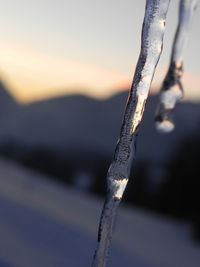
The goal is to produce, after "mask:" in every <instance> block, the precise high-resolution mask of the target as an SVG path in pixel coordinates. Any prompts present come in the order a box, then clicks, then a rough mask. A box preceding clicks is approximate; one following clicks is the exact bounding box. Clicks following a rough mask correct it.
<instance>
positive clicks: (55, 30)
mask: <svg viewBox="0 0 200 267" xmlns="http://www.w3.org/2000/svg"><path fill="white" fill-rule="evenodd" d="M171 2H172V3H171V6H170V9H169V14H168V17H167V27H166V34H165V39H164V50H163V54H162V57H161V60H160V62H159V65H158V68H157V71H156V75H155V78H154V81H155V85H156V86H157V87H158V85H159V84H160V82H161V81H162V79H163V77H164V74H165V71H166V69H167V65H168V63H169V55H170V46H171V44H172V40H173V35H174V32H175V27H176V23H177V15H178V9H177V7H178V0H173V1H171ZM0 7H1V8H0V24H1V27H0V78H1V79H3V80H4V81H5V82H6V84H7V86H8V88H9V90H10V92H11V93H12V94H13V95H14V96H15V97H16V98H18V100H19V101H22V102H29V101H34V100H38V99H43V98H46V97H53V96H56V95H62V94H69V93H83V94H87V95H91V96H94V97H107V96H109V95H110V94H113V93H117V92H118V91H119V90H121V89H123V88H127V87H129V86H130V83H131V81H132V77H133V74H134V69H135V65H136V62H137V59H138V55H139V50H140V35H141V27H142V21H143V16H144V8H145V0H126V1H116V0H109V1H107V0H101V1H100V0H85V1H82V0H42V1H41V0H40V1H39V0H28V1H27V0H0ZM199 24H200V16H199V9H198V10H197V13H196V16H195V17H194V19H193V25H192V29H191V33H190V41H189V44H188V47H187V49H186V51H185V77H184V84H185V87H186V99H188V100H198V101H199V100H200V90H199V89H200V88H199V87H200V63H199V61H198V60H197V54H198V48H199V46H200V37H199V29H198V28H199ZM155 85H154V86H153V87H155Z"/></svg>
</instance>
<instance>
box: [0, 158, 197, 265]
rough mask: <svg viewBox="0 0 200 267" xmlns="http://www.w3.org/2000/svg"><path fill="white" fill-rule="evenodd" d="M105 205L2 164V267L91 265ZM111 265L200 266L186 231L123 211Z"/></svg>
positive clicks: (171, 223) (152, 217)
mask: <svg viewBox="0 0 200 267" xmlns="http://www.w3.org/2000/svg"><path fill="white" fill-rule="evenodd" d="M101 206H102V201H99V200H97V199H95V198H93V197H91V196H88V195H85V194H83V193H81V192H77V191H75V190H74V189H73V188H69V187H66V186H62V185H60V184H57V183H56V182H53V181H51V180H48V179H47V177H45V176H41V175H39V174H37V173H35V172H33V171H29V170H27V169H24V168H22V167H20V166H18V165H17V164H16V163H13V162H11V161H5V160H4V159H1V160H0V267H17V266H18V267H27V266H28V267H46V266H48V267H51V266H52V267H62V266H63V267H64V266H69V267H84V266H90V263H91V257H92V254H93V251H94V248H95V245H96V234H97V226H98V219H99V215H100V210H101ZM118 217H119V218H118V224H117V227H116V233H115V236H114V240H113V246H112V250H111V255H110V264H109V266H110V267H111V266H113V267H121V266H126V267H129V266H130V267H133V266H136V267H153V266H162V267H173V266H174V267H177V266H181V267H197V266H199V264H200V247H198V246H197V245H195V244H194V243H192V241H191V240H190V239H189V234H188V231H189V229H188V227H187V225H185V224H182V223H180V222H177V221H173V220H170V219H167V218H165V217H160V216H155V215H152V214H148V213H145V212H144V211H140V210H136V209H129V208H127V207H124V206H122V207H121V209H120V213H119V216H118Z"/></svg>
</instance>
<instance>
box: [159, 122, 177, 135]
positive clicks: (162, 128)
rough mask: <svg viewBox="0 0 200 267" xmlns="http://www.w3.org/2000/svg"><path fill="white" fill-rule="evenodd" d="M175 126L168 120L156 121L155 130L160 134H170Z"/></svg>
mask: <svg viewBox="0 0 200 267" xmlns="http://www.w3.org/2000/svg"><path fill="white" fill-rule="evenodd" d="M174 128H175V125H174V123H173V122H171V121H169V120H164V121H156V129H157V131H159V132H160V133H170V132H172V131H173V130H174Z"/></svg>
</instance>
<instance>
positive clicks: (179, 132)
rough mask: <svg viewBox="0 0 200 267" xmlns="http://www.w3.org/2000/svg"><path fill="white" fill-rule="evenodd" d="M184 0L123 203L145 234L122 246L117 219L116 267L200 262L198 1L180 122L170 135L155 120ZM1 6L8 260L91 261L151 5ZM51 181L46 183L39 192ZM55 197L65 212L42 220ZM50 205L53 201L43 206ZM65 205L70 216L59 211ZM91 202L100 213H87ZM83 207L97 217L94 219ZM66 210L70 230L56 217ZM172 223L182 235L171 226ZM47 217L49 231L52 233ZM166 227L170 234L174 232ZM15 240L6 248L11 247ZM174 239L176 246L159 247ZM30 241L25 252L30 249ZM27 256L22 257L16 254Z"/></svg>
mask: <svg viewBox="0 0 200 267" xmlns="http://www.w3.org/2000/svg"><path fill="white" fill-rule="evenodd" d="M178 2H179V1H178V0H175V1H172V3H171V5H170V8H169V13H168V17H167V24H166V34H165V39H164V50H163V53H162V57H161V60H160V62H159V64H158V67H157V71H156V74H155V78H154V82H153V85H152V88H151V92H150V97H149V100H148V102H147V105H146V111H145V114H144V120H143V122H142V125H141V127H140V133H139V137H138V145H137V159H136V161H135V162H134V166H133V170H132V173H131V179H130V182H129V184H128V188H127V190H126V193H125V199H124V205H125V206H124V207H125V209H126V207H127V206H128V207H129V209H128V211H122V214H123V212H124V214H125V215H122V217H123V216H125V217H126V216H133V218H132V217H131V218H132V219H130V218H129V219H130V221H129V224H130V231H129V232H127V235H128V236H130V235H131V234H132V232H131V231H134V227H135V229H136V228H137V227H138V225H142V226H143V228H141V229H140V230H139V233H140V234H139V235H138V236H137V238H136V240H135V241H133V240H132V239H130V240H129V241H127V243H123V242H122V240H123V238H124V236H126V235H125V233H124V232H123V227H121V228H120V226H119V229H121V231H122V234H121V236H119V238H118V239H119V240H121V241H120V242H121V243H120V242H118V243H117V244H118V245H119V244H120V246H119V247H120V248H118V247H116V249H114V251H113V254H112V255H113V266H116V267H117V266H127V267H128V266H133V262H134V264H135V266H151V264H152V266H155V265H154V264H157V265H156V266H199V265H198V264H200V257H198V256H197V254H198V253H199V252H200V250H199V248H200V245H199V240H200V215H199V214H200V194H199V190H200V179H199V154H200V138H199V135H200V126H199V125H200V105H199V102H200V90H199V89H200V88H199V87H200V64H199V60H198V58H199V55H198V49H199V46H200V37H199V24H200V16H199V9H198V10H197V13H196V15H195V17H194V18H193V26H192V28H191V32H190V41H189V43H188V46H187V49H186V51H185V68H184V69H185V74H184V78H183V82H184V87H185V96H184V99H183V101H182V103H181V104H179V105H178V106H177V109H176V111H175V112H174V120H175V122H176V128H175V130H174V132H172V133H170V134H167V135H161V134H159V133H157V132H156V130H155V128H154V114H155V110H156V105H157V102H158V95H157V93H158V90H159V87H160V85H161V82H162V80H163V78H164V75H165V73H166V71H167V66H168V63H169V59H170V50H171V45H172V41H173V36H174V32H175V28H176V24H177V18H178ZM0 6H1V8H0V25H1V34H0V157H1V160H0V169H1V173H0V176H1V190H0V198H1V206H2V208H1V210H2V212H1V222H4V224H3V223H2V225H3V226H2V229H4V230H2V238H0V239H1V243H0V247H1V249H0V250H1V251H2V252H0V266H1V267H6V266H20V267H23V266H24V267H29V266H30V267H31V266H42V267H45V266H59V267H60V266H70V267H73V266H75V267H79V266H88V264H89V262H90V258H91V257H92V251H93V248H94V246H95V230H92V234H91V236H92V237H91V238H88V237H87V238H86V237H85V236H86V235H87V233H88V232H87V231H89V230H91V229H97V221H98V218H97V217H98V214H99V213H100V209H101V205H100V204H102V201H103V197H104V196H105V193H106V172H107V169H108V167H109V163H110V162H111V160H112V156H113V152H114V148H115V144H116V141H117V139H118V136H119V130H120V125H121V121H122V118H123V112H124V107H125V103H126V99H127V96H128V89H129V88H130V84H131V82H132V77H133V74H134V69H135V65H136V62H137V58H138V55H139V51H140V36H141V27H142V21H143V16H144V8H145V1H144V0H141V1H138V0H132V1H130V0H127V1H114V0H109V1H106V0H102V1H97V0H93V1H92V0H85V1H84V2H83V1H81V0H73V1H72V0H57V1H47V0H43V1H38V0H29V1H25V0H15V1H14V0H6V1H4V0H0ZM22 177H23V178H22ZM41 181H42V182H41ZM44 181H45V182H44ZM41 183H42V188H43V191H42V190H39V189H38V190H36V189H35V188H40V187H41ZM43 183H45V185H43ZM52 183H53V184H52ZM54 183H56V184H54ZM25 185H26V186H25ZM45 186H46V187H45ZM19 188H20V189H19ZM49 188H51V189H49ZM53 188H54V189H53ZM49 190H50V191H51V190H55V191H51V193H49V192H50V191H49ZM63 190H64V191H63ZM16 192H17V193H16ZM52 192H53V193H52ZM43 195H44V196H46V198H45V200H44V199H42V196H43ZM67 195H68V196H69V199H67ZM22 196H23V197H22ZM31 196H32V197H33V198H35V199H40V198H41V200H40V202H38V203H40V204H37V205H36V202H34V204H33V203H32V202H31V201H32V198H31ZM52 198H53V199H54V202H55V203H57V206H56V207H55V210H56V209H57V210H59V211H58V212H57V211H56V212H55V210H54V211H52V213H51V216H50V215H49V213H48V216H50V217H48V216H47V218H46V217H45V219H44V218H43V217H44V216H46V214H47V210H48V211H49V208H48V207H49V206H51V208H52V204H50V203H51V201H52ZM65 198H66V199H65ZM19 199H20V201H19ZM43 202H44V203H46V205H47V206H45V207H44V208H43V209H42V211H41V210H40V207H41V205H42V204H41V203H43ZM66 202H67V203H66ZM68 202H70V203H68ZM90 202H92V203H93V204H89V203H90ZM30 203H32V204H30ZM64 203H65V204H66V206H65V205H64ZM73 203H76V205H75V204H74V205H73ZM84 203H87V205H86V204H84ZM94 203H97V204H96V206H95V204H94ZM99 203H100V204H99ZM62 205H63V213H62V216H63V217H62V216H61V217H59V214H58V213H59V212H61V210H62V208H61V206H62ZM82 205H83V206H84V205H85V206H84V207H85V208H84V209H81V206H82ZM90 205H94V206H92V207H91V206H90ZM25 206H26V207H25ZM72 207H73V209H72ZM69 208H71V209H72V210H69ZM27 209H28V210H27ZM87 209H88V211H87ZM90 209H92V210H93V209H94V210H97V211H95V212H97V213H95V212H93V213H92V212H89V210H90ZM98 211H99V213H98ZM64 213H66V215H63V214H64ZM74 213H75V214H79V215H76V216H77V217H76V216H75V215H74ZM81 213H83V215H82V217H81V215H80V214H81ZM84 213H85V214H87V216H88V221H84V220H85V218H84ZM42 216H43V217H42ZM65 216H66V217H65ZM134 216H135V217H134ZM151 216H153V217H151ZM58 217H59V218H61V219H59V220H60V221H61V222H62V224H63V225H62V227H63V228H62V227H61V226H60V225H59V226H58V222H57V224H56V223H55V221H57V220H58ZM20 218H21V220H20ZM72 218H73V220H72ZM89 218H90V222H89ZM123 218H124V217H123ZM138 218H139V219H138ZM161 218H162V219H161ZM52 220H53V221H54V223H53V222H52ZM127 220H128V219H127ZM60 221H59V223H60ZM91 221H92V222H93V224H92V225H91ZM163 221H164V224H165V225H167V226H166V227H169V229H168V228H167V229H168V230H166V229H165V228H160V232H159V230H158V229H159V227H160V226H161V225H162V223H163ZM66 222H67V226H66V225H65V226H64V224H66ZM152 222H154V223H155V224H152ZM69 223H71V226H70V227H71V228H72V229H71V228H70V227H69V226H68V224H69ZM84 224H85V227H86V228H84V229H83V228H82V226H81V225H84ZM171 224H172V225H173V227H175V229H173V231H174V232H173V231H171V230H170V229H171V228H170V227H171V226H170V225H171ZM8 225H9V227H10V228H8ZM38 225H42V227H43V228H42V229H43V230H42V232H43V231H44V232H43V235H44V236H43V237H42V238H43V239H42V241H41V239H40V238H41V236H40V235H41V233H39V232H41V229H40V228H37V227H39V226H38ZM122 225H123V223H122ZM131 225H133V227H131ZM174 225H175V226H174ZM89 226H90V227H89ZM95 226H96V228H95ZM142 226H141V227H142ZM20 227H21V228H20ZM6 229H7V230H6ZM70 229H71V230H70ZM144 229H146V230H145V231H147V230H149V231H150V232H152V233H153V235H152V236H151V237H149V246H152V248H154V249H155V251H158V248H159V247H160V246H161V249H160V252H159V253H161V254H162V253H164V252H165V253H164V254H162V257H160V256H158V255H156V252H155V255H154V252H151V253H149V252H148V251H149V247H148V248H147V247H145V244H146V243H145V242H142V240H143V241H144V240H145V239H146V238H147V236H148V234H147V233H146V235H145V234H144ZM163 229H165V230H163ZM180 229H181V230H180ZM45 231H46V232H45ZM77 231H78V232H77ZM127 231H128V230H127ZM157 231H158V232H159V233H160V234H159V235H160V239H158V240H157V239H156V238H155V236H156V232H157ZM53 232H54V234H53V236H52V233H53ZM64 232H65V235H66V236H64V234H63V233H64ZM164 232H165V233H168V234H167V235H166V236H165V235H164ZM30 233H32V235H31V234H30ZM55 233H56V234H55ZM66 233H68V234H66ZM54 235H55V236H54ZM79 235H80V239H79V238H78V237H77V236H79ZM82 235H85V236H84V237H81V236H82ZM134 235H135V233H134ZM16 236H17V237H16ZM58 236H60V239H59V238H58ZM62 236H63V239H62ZM36 237H37V238H38V239H37V238H36ZM50 237H51V238H50ZM170 237H171V239H170ZM34 238H35V239H34ZM56 238H58V239H56ZM84 238H85V239H84ZM141 238H143V239H141ZM64 239H65V240H68V242H67V241H66V242H65V241H63V240H64ZM118 239H117V240H118ZM133 239H134V236H133ZM11 240H12V241H11ZM13 240H15V246H13ZM55 240H57V241H55ZM61 240H62V242H61ZM166 240H168V241H166ZM178 240H179V241H180V242H178ZM22 241H23V242H24V243H23V242H22ZM34 242H35V243H34ZM71 242H72V243H73V242H74V243H73V244H74V247H73V246H72V247H71V246H70V244H71ZM81 242H82V243H81ZM116 242H117V241H116ZM134 242H135V243H134ZM184 242H185V243H184ZM5 243H6V244H7V246H8V249H3V247H4V246H5ZM166 243H167V244H168V246H167V247H165V246H164V245H163V246H162V245H161V244H165V245H166ZM181 243H182V244H183V243H184V245H182V246H181V245H180V244H181ZM38 244H40V246H41V247H40V249H39V250H40V252H41V251H43V252H44V251H45V253H46V254H45V253H41V254H43V255H41V254H40V253H39V252H38V250H37V249H38ZM47 244H48V245H47ZM52 244H54V246H53V245H52ZM78 244H79V245H78ZM80 244H83V246H85V247H86V248H87V247H88V251H85V252H84V253H83V250H82V248H81V247H78V246H80ZM134 244H135V245H134ZM138 244H140V245H138ZM173 244H174V245H173ZM175 244H176V245H175ZM27 246H28V248H27V253H25V254H26V256H25V255H24V253H22V251H24V250H25V248H26V247H27ZM173 246H174V247H175V251H176V249H177V251H178V252H177V253H176V254H173V257H171V261H170V260H169V258H170V256H169V254H167V251H170V247H173ZM16 247H18V253H16V251H15V249H16ZM130 247H131V248H132V251H131V253H129V255H125V254H126V253H125V252H124V253H125V254H123V255H122V256H119V259H117V255H120V254H119V251H123V250H124V251H126V252H127V251H128V250H130ZM70 248H71V249H72V248H73V251H71V250H70ZM86 248H85V249H86ZM66 250H68V252H69V253H68V254H67V252H66ZM14 251H15V252H14ZM33 251H34V253H36V252H37V253H38V254H37V253H36V254H35V257H31V256H30V255H32V254H33ZM74 251H76V253H74ZM141 251H142V253H141ZM129 252H130V251H129ZM197 252H198V253H197ZM20 253H21V254H22V256H19V257H17V255H16V254H18V255H21V254H20ZM121 253H122V252H121ZM127 253H128V252H127ZM172 253H173V252H172V251H171V252H170V255H171V256H172ZM50 254H51V257H53V256H52V255H54V256H55V259H54V258H51V257H50ZM76 254H79V255H82V258H81V256H80V258H81V261H79V262H78V258H77V257H76ZM90 254H91V255H90ZM161 254H160V255H161ZM182 254H183V255H184V256H182V259H183V262H181V263H180V262H179V260H180V255H182ZM199 254H200V253H199ZM27 255H29V256H27ZM70 255H74V257H73V256H70ZM86 255H87V257H86ZM84 256H85V257H84ZM151 256H152V257H151ZM58 258H59V259H60V261H57V260H58ZM138 258H139V259H140V260H138V261H137V259H138ZM161 258H162V259H161ZM61 259H62V260H61ZM120 260H121V261H122V260H123V261H127V263H126V265H118V264H120ZM191 261H192V262H191ZM121 264H122V263H121ZM173 264H174V265H173ZM177 264H178V265H177ZM184 264H185V265H184Z"/></svg>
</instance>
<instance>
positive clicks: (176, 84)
mask: <svg viewBox="0 0 200 267" xmlns="http://www.w3.org/2000/svg"><path fill="white" fill-rule="evenodd" d="M197 1H198V0H181V1H180V6H179V23H178V27H177V30H176V35H175V38H174V43H173V48H172V55H171V62H170V66H169V70H168V73H167V75H166V77H165V79H164V82H163V85H162V88H161V93H160V103H159V105H158V110H157V112H156V117H155V123H156V128H157V130H158V131H159V132H161V133H168V132H171V131H172V130H173V129H174V127H175V125H174V123H173V120H172V111H173V109H174V108H175V105H176V103H177V102H179V101H180V100H181V98H182V97H183V86H182V83H181V77H182V75H183V53H184V50H185V47H186V45H187V41H188V32H189V27H190V24H191V21H192V17H193V15H194V12H195V9H196V6H197Z"/></svg>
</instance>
